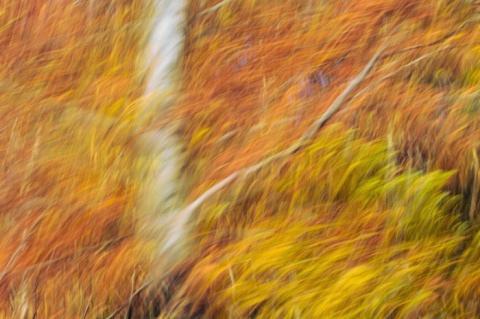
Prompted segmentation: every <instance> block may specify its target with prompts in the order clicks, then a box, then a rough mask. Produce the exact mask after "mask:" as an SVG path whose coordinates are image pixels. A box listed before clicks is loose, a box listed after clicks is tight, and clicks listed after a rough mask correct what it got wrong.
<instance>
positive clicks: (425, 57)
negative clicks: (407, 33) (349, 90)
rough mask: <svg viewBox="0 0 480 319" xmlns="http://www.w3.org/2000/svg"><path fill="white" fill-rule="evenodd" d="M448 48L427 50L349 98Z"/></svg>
mask: <svg viewBox="0 0 480 319" xmlns="http://www.w3.org/2000/svg"><path fill="white" fill-rule="evenodd" d="M448 49H451V47H450V46H447V47H444V48H440V49H438V50H435V51H432V52H429V53H427V54H424V55H422V56H421V57H419V58H417V59H415V60H413V61H411V62H409V63H407V64H405V65H402V66H401V67H399V68H398V69H396V70H395V71H393V72H390V73H388V74H387V75H385V76H383V77H381V78H380V79H378V80H376V81H375V82H373V83H371V84H369V85H367V86H366V87H365V88H363V89H362V90H360V91H359V92H358V93H357V94H355V95H354V96H353V97H352V99H351V100H355V99H357V98H358V97H360V96H362V95H363V94H364V93H365V92H367V91H368V90H371V89H372V88H374V87H375V86H377V85H378V84H380V83H381V82H383V81H385V80H388V79H389V78H391V77H393V76H394V75H396V74H397V73H399V72H400V71H402V70H404V69H406V68H408V67H411V66H412V65H415V64H418V63H420V62H422V61H423V60H425V59H427V58H429V57H431V56H432V55H435V54H437V53H438V52H441V51H445V50H448ZM347 109H348V108H346V109H345V110H343V111H342V112H346V111H347Z"/></svg>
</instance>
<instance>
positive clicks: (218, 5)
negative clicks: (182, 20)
mask: <svg viewBox="0 0 480 319" xmlns="http://www.w3.org/2000/svg"><path fill="white" fill-rule="evenodd" d="M230 2H232V0H223V1H220V2H219V3H217V4H216V5H214V6H212V7H210V8H207V9H205V10H202V11H200V12H199V13H198V14H197V17H200V16H202V15H204V14H207V13H210V12H214V11H217V10H218V9H220V8H221V7H223V6H224V5H226V4H228V3H230Z"/></svg>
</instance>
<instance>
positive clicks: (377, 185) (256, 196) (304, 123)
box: [0, 0, 480, 318]
mask: <svg viewBox="0 0 480 319" xmlns="http://www.w3.org/2000/svg"><path fill="white" fill-rule="evenodd" d="M97 2H98V1H97ZM97 2H95V1H77V2H75V1H70V0H62V1H55V2H44V3H43V1H26V0H21V1H8V2H7V1H3V2H0V22H1V23H0V25H2V26H3V27H2V28H1V29H0V41H1V44H2V49H3V51H2V54H1V55H0V66H1V68H0V114H1V118H2V123H3V126H2V128H1V130H0V159H1V160H2V161H1V167H0V175H1V176H0V183H1V185H0V207H1V210H0V227H1V229H2V234H3V238H2V241H0V283H1V285H0V317H5V318H11V317H21V316H22V314H24V313H25V316H26V317H32V316H33V315H34V314H36V316H37V317H39V318H82V317H100V318H102V317H107V316H108V315H109V314H111V313H113V312H114V311H115V310H116V309H120V308H121V307H122V306H123V305H124V304H125V302H128V300H129V296H130V295H131V294H132V293H133V292H134V291H135V290H136V289H138V288H139V287H141V286H142V284H143V278H144V276H145V273H146V272H147V271H148V267H149V264H150V262H151V260H150V259H151V255H150V254H149V253H150V252H149V249H150V248H149V247H143V246H142V245H141V244H140V243H138V242H137V241H135V240H134V238H132V232H133V231H134V229H135V227H134V224H135V203H134V200H133V199H134V197H135V194H136V193H137V191H138V183H139V181H137V180H136V179H135V167H136V165H139V164H138V160H137V158H136V156H135V153H134V152H133V148H132V147H131V145H132V142H133V141H134V140H135V134H136V133H134V132H137V130H138V129H140V130H143V129H145V127H140V128H138V127H136V123H135V119H136V114H137V110H138V109H139V106H140V105H141V104H142V103H145V102H144V100H143V99H142V96H141V92H142V90H143V78H142V70H141V68H140V67H139V65H141V61H140V60H139V59H140V58H141V56H142V51H141V48H142V45H143V44H144V41H145V35H146V31H145V25H146V24H145V21H146V20H145V19H146V18H147V16H146V15H145V13H144V12H146V11H145V7H146V6H148V5H149V4H147V3H145V2H144V1H137V0H131V1H110V2H108V3H107V1H105V5H103V4H97ZM217 3H218V1H211V0H208V1H198V0H192V1H191V2H190V4H189V8H188V17H189V19H188V21H189V24H188V28H187V39H186V46H185V55H184V62H183V65H182V70H183V74H182V81H183V82H182V89H181V92H180V98H179V102H178V105H177V106H176V107H175V108H172V112H171V113H170V114H169V115H168V118H165V119H160V120H159V121H158V123H151V125H152V126H161V125H163V124H164V123H167V122H170V121H172V120H180V121H182V123H183V125H182V127H181V129H180V130H179V134H180V136H181V137H182V138H183V139H184V141H185V143H186V145H187V146H186V153H187V156H188V160H187V163H186V170H185V175H186V176H187V177H188V179H187V180H188V183H189V186H190V187H191V189H192V192H191V194H190V196H189V200H191V201H193V200H194V199H195V198H197V197H198V196H199V195H200V194H202V193H203V192H205V191H206V190H207V189H208V188H209V187H211V186H212V185H214V184H215V183H216V182H218V181H220V180H221V179H222V178H224V177H226V176H228V175H230V174H231V173H233V172H236V171H238V170H240V169H242V168H245V167H248V166H249V165H252V164H255V163H258V162H260V161H261V160H262V159H264V158H266V157H267V156H269V155H272V154H274V153H276V152H278V151H281V150H284V149H286V148H288V147H289V146H291V145H292V144H293V143H294V142H295V141H296V140H297V139H298V138H299V137H300V136H301V135H302V134H303V133H305V132H306V131H307V130H308V128H309V127H310V126H311V124H312V123H314V122H315V121H316V120H317V119H318V118H319V117H320V116H321V115H322V114H323V113H324V112H325V111H326V109H327V108H328V107H329V106H330V105H331V103H332V101H334V100H335V98H337V96H338V95H339V94H340V93H341V92H342V91H343V90H344V89H345V87H346V86H347V85H348V82H349V81H350V80H351V79H352V78H353V77H355V76H356V75H357V74H358V73H359V72H360V70H361V69H362V68H364V66H365V64H366V63H367V62H368V61H369V59H370V58H371V57H372V56H373V54H374V53H375V52H377V50H378V48H379V47H381V46H382V45H384V44H386V45H387V48H386V50H385V52H384V53H383V55H382V56H381V58H380V60H379V62H378V63H377V64H376V65H375V67H374V70H373V71H372V72H371V73H370V74H369V75H368V76H367V78H366V79H364V80H363V81H362V83H361V84H360V87H359V88H358V89H357V90H356V91H355V92H353V93H352V94H351V95H350V96H349V97H348V98H347V101H346V102H345V103H344V104H343V105H342V107H341V109H340V112H338V113H337V114H335V115H334V116H333V118H331V119H330V120H329V121H328V123H327V125H326V127H325V128H323V129H322V130H321V131H320V132H318V133H317V134H316V135H315V136H314V137H313V138H312V141H311V143H310V144H308V145H307V146H306V148H304V149H302V150H300V151H299V152H296V153H295V154H294V155H292V156H290V157H288V158H285V159H281V160H279V161H276V162H274V163H272V164H270V165H267V166H265V167H263V168H262V169H261V170H260V171H259V172H258V173H256V174H255V175H254V176H248V177H246V178H245V179H241V180H238V181H236V182H234V183H232V184H230V185H228V186H227V187H225V188H224V189H223V190H222V191H220V192H218V193H217V194H216V195H215V196H214V197H213V198H211V199H210V200H209V201H207V202H205V203H204V205H202V207H201V208H200V209H199V210H198V211H197V212H196V218H195V219H196V222H195V225H194V226H195V229H196V233H195V234H194V236H195V238H194V239H195V242H196V245H197V246H196V247H195V249H194V253H192V255H191V256H190V258H189V259H188V260H186V261H185V263H184V264H183V265H181V266H179V269H178V274H177V276H176V277H173V276H172V279H171V281H170V286H169V287H163V288H161V287H159V288H158V291H159V295H160V297H162V298H160V299H159V301H158V302H159V304H160V306H161V308H160V309H161V317H164V318H176V317H180V316H181V315H182V314H186V313H187V314H190V316H194V315H197V316H199V317H214V318H227V317H231V318H247V317H254V316H257V317H259V318H354V317H356V318H424V317H444V318H475V317H478V316H480V304H478V301H477V300H478V296H479V294H480V291H479V289H478V287H480V271H479V270H478V258H479V250H478V243H479V240H480V237H479V235H478V230H479V228H478V212H479V211H480V201H479V200H478V196H480V195H479V194H480V186H479V185H480V184H479V181H478V180H479V178H480V172H479V168H478V167H479V164H478V157H479V155H480V154H479V152H480V149H479V137H480V115H479V108H478V103H479V98H480V95H479V94H480V93H479V92H478V90H479V85H480V82H479V81H480V77H479V75H478V68H479V67H480V28H479V24H478V19H479V18H480V17H479V15H478V8H477V7H476V3H475V2H472V1H466V0H455V1H434V0H431V1H430V0H428V1H414V0H404V1H394V0H380V1H378V0H375V1H374V0H362V1H300V2H298V1H276V0H275V1H271V0H269V1H258V0H257V1H253V0H252V1H227V2H225V3H224V4H223V5H222V6H220V7H218V8H216V9H215V10H209V11H206V12H204V10H206V9H208V8H210V7H213V6H215V5H216V4H217ZM200 12H203V13H202V14H199V13H200ZM106 17H108V18H106ZM91 114H103V115H108V116H109V117H108V118H106V119H105V120H104V121H95V120H89V116H91ZM149 125H150V124H149ZM185 204H188V203H185ZM154 288H155V287H154ZM160 290H164V291H166V293H165V296H161V295H162V294H161V293H160ZM164 297H165V298H164ZM132 308H133V309H134V315H137V316H142V315H143V316H146V317H148V314H149V313H151V309H150V308H149V300H148V298H147V296H146V295H142V294H141V293H140V294H139V297H137V298H134V300H132ZM123 312H124V311H122V312H121V313H122V314H123Z"/></svg>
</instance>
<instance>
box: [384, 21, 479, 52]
mask: <svg viewBox="0 0 480 319" xmlns="http://www.w3.org/2000/svg"><path fill="white" fill-rule="evenodd" d="M477 19H478V18H477ZM475 20H476V19H474V18H472V19H467V20H465V21H464V22H462V24H460V25H459V26H458V28H456V29H455V30H453V31H451V32H449V33H447V34H446V35H445V36H443V37H441V38H440V39H437V40H434V41H432V42H429V43H425V44H417V45H412V46H410V47H407V48H404V49H401V50H398V51H395V52H391V53H387V54H385V55H384V56H383V57H382V59H386V58H389V57H392V56H394V55H397V54H400V53H404V52H408V51H412V50H418V49H422V48H428V47H431V46H434V45H436V44H439V43H442V42H443V41H445V40H447V39H449V38H451V37H453V36H454V35H456V34H457V33H459V32H460V30H462V29H463V28H464V27H465V26H466V25H467V24H468V23H470V22H472V21H475Z"/></svg>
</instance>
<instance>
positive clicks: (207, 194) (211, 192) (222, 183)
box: [178, 47, 385, 222]
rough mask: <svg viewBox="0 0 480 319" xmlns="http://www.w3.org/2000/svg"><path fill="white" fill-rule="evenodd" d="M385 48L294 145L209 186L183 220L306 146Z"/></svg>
mask: <svg viewBox="0 0 480 319" xmlns="http://www.w3.org/2000/svg"><path fill="white" fill-rule="evenodd" d="M384 50H385V47H382V48H380V49H379V50H378V51H377V52H376V53H375V55H374V56H373V57H372V58H371V59H370V61H369V62H368V63H367V65H366V66H365V67H364V68H363V70H362V71H361V72H360V73H359V74H358V75H357V76H356V77H355V78H354V79H353V80H352V81H351V82H350V83H349V84H348V86H347V87H346V88H345V89H344V90H343V91H342V93H340V95H339V96H338V97H337V98H336V99H335V101H333V103H332V104H331V105H330V107H329V108H328V109H327V111H326V112H325V113H323V115H322V116H321V117H320V118H319V119H318V120H317V121H316V122H315V123H313V125H312V126H311V127H310V129H309V130H308V131H307V132H305V133H304V134H303V135H302V136H301V137H300V138H299V139H298V140H297V141H296V142H295V143H294V144H293V145H292V146H290V147H289V148H287V149H286V150H283V151H281V152H279V153H277V154H274V155H272V156H270V157H268V158H266V159H265V160H263V161H261V162H260V163H258V164H255V165H253V166H250V167H247V168H244V169H242V170H239V171H236V172H235V173H233V174H231V175H229V176H228V177H226V178H224V179H223V180H221V181H220V182H218V183H217V184H215V185H214V186H212V187H211V188H209V189H208V190H207V191H205V192H204V193H203V194H202V195H200V196H199V197H198V198H197V199H196V200H195V201H193V202H192V203H190V204H189V205H187V206H186V207H185V208H183V209H182V210H180V212H179V213H178V214H179V215H180V217H181V220H182V221H183V222H185V221H187V220H188V217H189V216H190V215H191V214H192V213H193V212H194V211H195V210H196V209H197V208H198V207H200V205H202V204H203V203H204V202H205V201H206V200H207V199H208V198H210V197H211V196H212V195H214V194H216V193H217V192H218V191H220V190H221V189H223V188H224V187H225V186H226V185H228V184H229V183H231V182H232V181H234V180H235V179H237V178H238V177H239V176H243V177H245V176H247V175H249V174H251V173H254V172H256V171H258V170H259V169H261V168H262V167H264V166H266V165H268V164H270V163H271V162H273V161H275V160H277V159H279V158H283V157H285V156H288V155H291V154H294V153H296V152H298V151H299V150H300V149H302V148H303V147H305V145H306V142H308V141H309V140H310V139H311V138H312V137H313V135H315V133H316V132H318V130H319V129H320V128H321V127H322V126H323V125H324V124H325V123H326V122H327V121H328V120H329V119H330V118H331V117H332V116H333V115H334V114H335V113H336V112H337V111H338V109H339V108H340V106H342V104H343V103H344V102H345V100H346V98H347V97H348V95H349V94H350V93H352V91H353V90H355V89H356V88H357V87H358V85H359V84H360V83H361V82H362V81H363V80H364V79H365V77H366V76H367V74H368V73H369V72H370V71H371V69H372V68H373V66H374V65H375V63H376V62H377V60H378V59H379V57H380V55H381V54H382V52H383V51H384Z"/></svg>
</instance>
